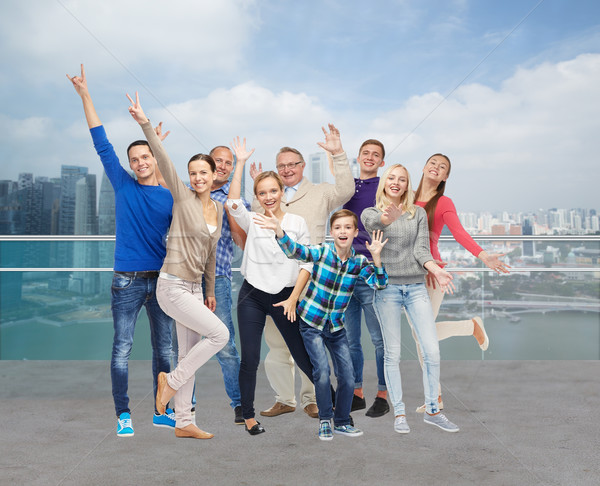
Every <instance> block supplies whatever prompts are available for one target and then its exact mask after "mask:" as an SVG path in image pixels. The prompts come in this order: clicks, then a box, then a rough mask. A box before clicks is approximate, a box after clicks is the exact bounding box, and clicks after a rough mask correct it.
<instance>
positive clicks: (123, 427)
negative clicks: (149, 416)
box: [117, 412, 133, 437]
mask: <svg viewBox="0 0 600 486" xmlns="http://www.w3.org/2000/svg"><path fill="white" fill-rule="evenodd" d="M131 436H133V426H132V425H131V415H129V414H128V413H127V412H123V413H122V414H121V415H119V419H118V420H117V437H131Z"/></svg>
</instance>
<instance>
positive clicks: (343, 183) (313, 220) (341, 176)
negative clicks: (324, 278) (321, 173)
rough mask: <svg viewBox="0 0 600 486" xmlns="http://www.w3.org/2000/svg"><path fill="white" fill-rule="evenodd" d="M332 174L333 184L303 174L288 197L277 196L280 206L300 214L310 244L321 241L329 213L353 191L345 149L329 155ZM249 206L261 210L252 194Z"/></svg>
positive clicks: (351, 194) (287, 210) (323, 237)
mask: <svg viewBox="0 0 600 486" xmlns="http://www.w3.org/2000/svg"><path fill="white" fill-rule="evenodd" d="M333 174H334V177H335V184H329V183H327V182H323V183H321V184H313V183H312V182H310V181H309V180H308V179H307V178H306V177H304V178H302V182H301V183H300V186H299V187H298V190H297V191H296V194H294V197H293V198H292V199H291V200H290V201H286V200H285V195H284V196H283V198H282V200H281V209H283V210H284V211H285V212H288V213H291V214H297V215H298V216H302V217H303V218H304V219H305V221H306V224H307V225H308V231H309V232H310V243H311V245H318V244H320V243H323V241H325V233H326V232H327V224H328V222H329V221H328V217H329V214H330V213H331V212H332V211H333V210H334V209H336V208H338V207H340V206H342V205H343V204H344V203H346V202H348V201H349V200H350V198H351V197H352V196H353V195H354V177H353V176H352V172H351V171H350V165H349V164H348V157H347V156H346V152H342V153H341V154H338V155H334V156H333ZM252 210H253V211H255V212H261V213H263V212H264V210H263V209H262V208H261V207H260V204H259V203H258V201H257V200H256V198H254V201H253V202H252Z"/></svg>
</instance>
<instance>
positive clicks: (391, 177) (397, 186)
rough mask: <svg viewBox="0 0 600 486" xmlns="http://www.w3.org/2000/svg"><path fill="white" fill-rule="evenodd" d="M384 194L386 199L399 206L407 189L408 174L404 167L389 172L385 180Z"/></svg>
mask: <svg viewBox="0 0 600 486" xmlns="http://www.w3.org/2000/svg"><path fill="white" fill-rule="evenodd" d="M384 188H385V189H384V192H385V195H386V197H387V198H388V199H389V200H390V201H392V202H393V203H394V204H396V205H397V204H400V201H402V196H403V195H404V194H405V193H406V191H407V189H408V172H406V169H405V168H404V167H396V168H395V169H393V170H391V171H390V172H389V173H388V175H387V178H386V180H385V186H384Z"/></svg>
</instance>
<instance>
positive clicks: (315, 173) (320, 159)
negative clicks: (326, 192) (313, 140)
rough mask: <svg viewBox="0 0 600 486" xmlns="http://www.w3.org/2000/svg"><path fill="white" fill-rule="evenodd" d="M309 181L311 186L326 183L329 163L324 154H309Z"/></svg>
mask: <svg viewBox="0 0 600 486" xmlns="http://www.w3.org/2000/svg"><path fill="white" fill-rule="evenodd" d="M308 167H309V174H310V177H309V180H310V181H311V182H312V183H313V184H321V183H322V182H327V180H328V177H327V176H328V174H329V173H330V172H329V161H328V160H327V154H326V153H325V152H319V153H316V154H310V155H309V156H308Z"/></svg>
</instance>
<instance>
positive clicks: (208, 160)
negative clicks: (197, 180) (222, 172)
mask: <svg viewBox="0 0 600 486" xmlns="http://www.w3.org/2000/svg"><path fill="white" fill-rule="evenodd" d="M196 160H203V161H204V162H206V163H208V165H210V170H211V171H212V172H216V171H217V164H215V161H214V159H213V158H212V157H211V156H210V155H206V154H196V155H192V158H191V159H190V160H188V170H189V168H190V164H191V163H192V162H194V161H196Z"/></svg>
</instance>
